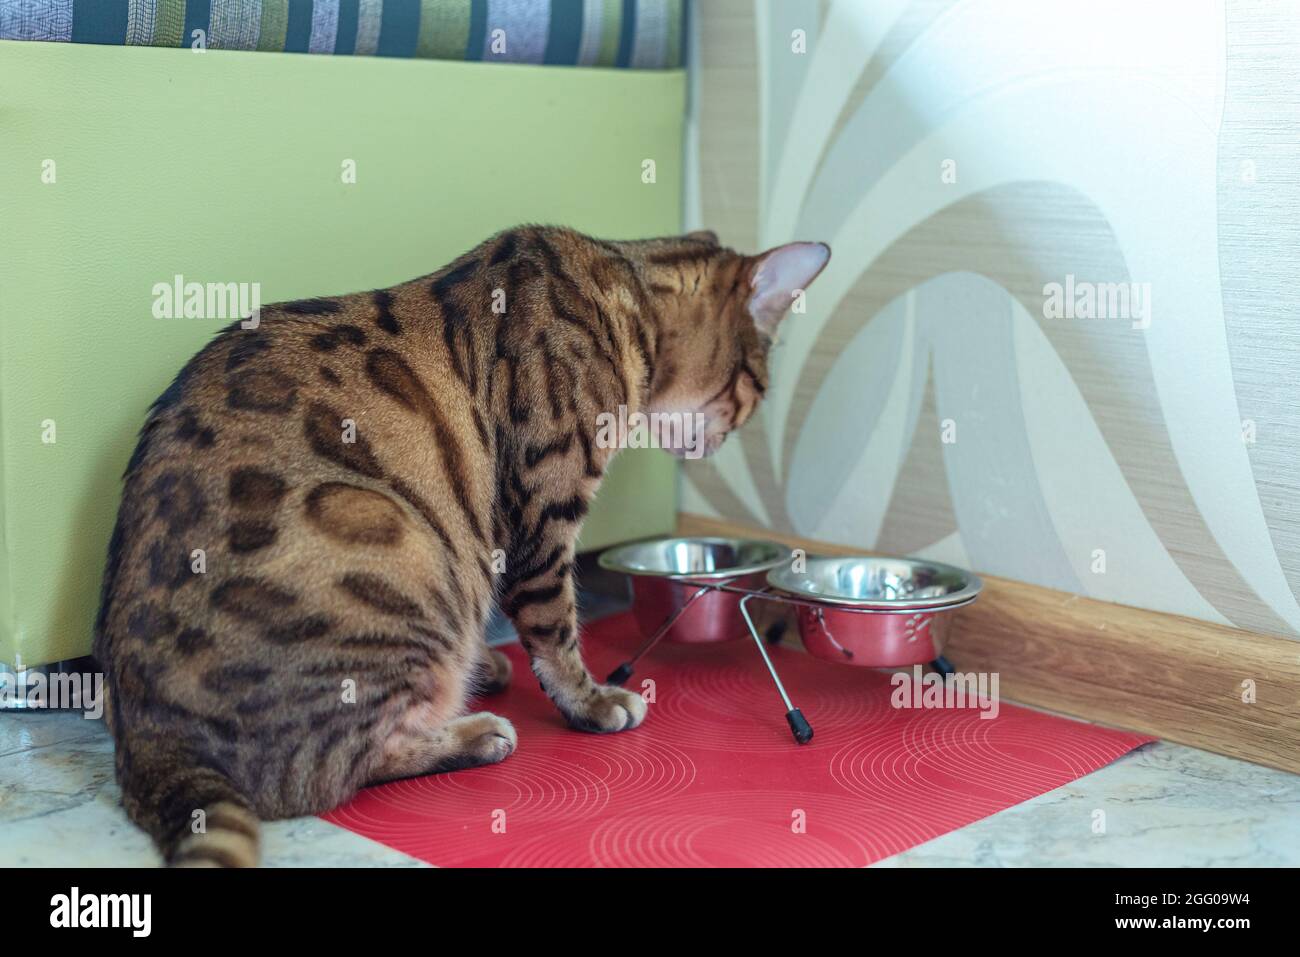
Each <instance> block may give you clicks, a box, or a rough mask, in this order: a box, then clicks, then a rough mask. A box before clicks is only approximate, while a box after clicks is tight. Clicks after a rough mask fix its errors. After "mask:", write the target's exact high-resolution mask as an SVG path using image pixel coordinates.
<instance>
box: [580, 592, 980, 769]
mask: <svg viewBox="0 0 1300 957" xmlns="http://www.w3.org/2000/svg"><path fill="white" fill-rule="evenodd" d="M674 580H675V581H679V582H681V583H682V584H684V585H691V586H692V587H694V588H696V589H697V590H696V592H695V594H693V595H691V597H690V598H688V599H686V601H684V602H682V606H681V607H680V608H678V609H677V610H676V611H674V612H673V613H672V614H671V615H669V616H668V618H667V619H665V620H664V623H663V624H661V625H660V626H659V627H658V628H656V629H655V632H654V634H652V635H651V636H650V637H649V638H647V639H646V640H645V641H644V642H642V644H641V646H640V647H639V648H637V650H636V651H635V652H634V653H633V655H632V657H631V658H629V659H628V660H627V661H625V662H623V663H622V664H621V665H619V666H618V667H617V668H615V669H614V670H613V671H611V672H610V673H609V677H608V678H606V679H605V681H606V682H608V683H609V684H612V685H623V684H625V683H626V682H627V680H628V679H629V678H631V677H632V675H633V673H634V671H635V669H636V664H637V662H638V661H640V660H641V658H642V657H644V656H645V654H646V653H647V652H649V651H650V649H651V648H653V647H654V646H655V645H657V644H659V642H660V641H661V640H662V639H663V637H664V635H666V634H668V631H669V630H670V629H671V628H672V627H673V625H675V624H677V622H678V621H679V620H680V619H681V617H682V616H683V615H684V614H686V610H687V609H688V608H690V607H691V605H693V604H694V603H695V601H696V599H698V598H700V597H702V596H704V595H707V594H708V593H709V592H714V591H724V592H730V593H732V594H734V595H741V596H743V597H742V598H741V599H740V613H741V615H742V616H744V619H745V624H746V625H747V626H748V628H749V634H750V637H751V638H753V639H754V644H755V646H756V647H757V648H758V653H759V654H760V655H762V657H763V664H765V665H766V666H767V673H768V674H769V675H771V676H772V683H773V684H774V685H776V691H777V694H779V695H780V696H781V701H782V703H783V704H784V705H785V720H786V723H788V724H789V725H790V733H791V734H793V735H794V739H795V741H796V742H797V743H799V744H807V743H808V742H809V741H811V740H812V736H813V729H812V725H811V724H809V723H808V719H807V718H805V717H804V716H803V712H802V711H800V710H799V709H798V708H796V707H795V706H794V702H793V701H791V700H790V695H789V694H787V693H786V690H785V685H783V684H782V683H781V676H780V675H778V674H777V673H776V666H775V665H773V664H772V658H771V656H769V655H768V653H767V646H766V644H765V643H764V641H763V638H762V636H761V635H759V633H758V629H757V628H756V627H754V619H753V618H751V617H750V616H749V609H748V608H747V607H746V606H747V605H748V604H749V603H750V601H752V600H753V599H755V598H759V599H763V600H765V601H774V602H778V603H780V604H783V605H803V606H806V607H809V608H817V609H824V608H834V609H835V610H836V611H842V612H848V613H850V614H855V615H896V614H898V612H897V611H892V610H889V609H884V608H849V607H844V606H842V605H838V604H832V603H830V602H824V601H814V600H812V599H810V598H796V597H795V596H793V595H788V594H786V593H784V592H775V591H771V590H769V589H767V588H758V589H754V588H741V587H740V586H739V585H733V584H731V582H733V581H735V579H734V578H733V579H724V580H721V581H698V580H695V579H691V578H689V577H685V576H684V577H682V578H674ZM971 601H974V599H973V598H971V599H968V600H967V601H963V602H958V603H957V604H954V605H943V606H940V607H942V608H943V609H944V610H945V611H946V610H949V609H956V608H960V607H961V606H962V605H968V604H970V602H971ZM822 627H823V628H824V627H825V625H823V626H822ZM845 654H849V652H847V651H845ZM930 667H931V668H933V669H934V670H935V671H937V672H938V673H939V674H941V675H943V676H945V677H946V676H948V675H950V674H952V673H953V671H954V669H953V666H952V665H951V664H950V663H949V662H948V659H947V658H945V657H944V656H943V655H940V656H939V657H938V658H935V659H934V660H933V661H931V662H930Z"/></svg>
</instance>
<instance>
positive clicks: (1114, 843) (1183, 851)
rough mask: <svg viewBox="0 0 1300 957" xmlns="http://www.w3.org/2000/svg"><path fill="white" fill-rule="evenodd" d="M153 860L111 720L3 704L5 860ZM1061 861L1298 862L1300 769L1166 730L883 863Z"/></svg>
mask: <svg viewBox="0 0 1300 957" xmlns="http://www.w3.org/2000/svg"><path fill="white" fill-rule="evenodd" d="M1098 812H1101V813H1102V814H1104V829H1099V828H1097V827H1096V823H1095V822H1097V821H1099V820H1101V818H1099V817H1098ZM156 863H158V858H157V856H156V855H155V853H154V851H153V848H152V846H151V844H150V842H149V840H148V839H147V838H146V837H145V836H144V834H143V833H142V832H140V831H138V830H137V829H136V828H135V827H134V826H133V825H132V824H131V823H130V822H129V821H128V820H127V819H126V816H125V814H124V813H123V811H122V809H121V807H120V806H119V804H118V789H117V786H116V784H115V783H114V781H113V752H112V741H111V739H110V738H109V735H108V730H107V728H105V727H104V725H103V723H102V722H100V721H93V720H86V719H84V718H82V717H81V715H80V714H79V713H76V712H66V711H65V712H60V711H28V712H19V711H6V712H0V866H131V865H142V866H148V865H153V864H156ZM264 863H265V865H267V866H271V867H337V866H346V867H423V866H426V865H424V864H423V863H422V862H420V861H417V860H415V859H414V858H411V857H408V856H407V855H405V854H402V853H399V852H397V851H394V850H391V849H390V848H387V847H385V846H383V845H381V844H378V843H375V842H373V841H370V840H368V839H367V838H363V837H360V836H358V835H355V834H353V833H351V832H349V831H345V830H343V829H342V828H338V827H336V826H334V825H332V824H327V823H325V822H324V821H321V820H319V819H318V818H300V819H296V820H291V821H279V822H272V823H269V824H267V825H266V826H265V840H264ZM1053 865H1077V866H1095V867H1123V866H1130V865H1143V866H1160V865H1169V866H1183V867H1200V866H1211V867H1212V866H1226V865H1236V866H1285V865H1289V866H1296V865H1300V775H1294V774H1288V773H1286V772H1283V771H1274V770H1270V769H1268V768H1263V767H1259V766H1257V765H1252V764H1247V763H1245V762H1242V761H1237V760H1233V759H1231V758H1224V757H1220V756H1218V755H1214V754H1210V753H1208V752H1204V751H1198V750H1196V749H1194V748H1187V747H1183V746H1181V745H1175V744H1168V743H1164V742H1160V743H1156V744H1152V745H1147V746H1146V747H1143V748H1141V749H1139V750H1138V751H1136V752H1134V753H1132V754H1129V755H1127V756H1125V757H1123V758H1121V759H1120V760H1119V761H1116V762H1115V763H1114V764H1111V765H1109V766H1107V767H1105V768H1102V769H1101V770H1099V771H1096V772H1094V773H1093V774H1090V775H1088V776H1086V777H1084V778H1081V779H1079V780H1078V781H1075V782H1073V783H1071V784H1067V785H1065V786H1064V787H1061V788H1058V789H1057V790H1055V791H1051V792H1049V793H1047V794H1044V795H1041V796H1039V797H1037V798H1034V799H1032V800H1030V801H1026V802H1025V803H1023V804H1019V805H1016V806H1015V807H1011V808H1008V809H1007V810H1005V811H1001V812H999V813H998V814H995V815H993V816H992V817H988V818H985V819H984V820H982V821H978V822H976V823H974V824H971V825H969V826H967V827H964V828H961V829H960V830H957V831H954V832H951V833H949V834H946V835H944V836H942V837H939V838H936V839H935V840H932V841H929V842H927V843H925V844H922V845H919V846H917V847H914V848H912V849H911V850H908V851H905V852H903V853H902V854H898V855H896V856H894V857H891V858H888V859H886V860H883V861H880V862H878V863H877V864H876V865H875V866H877V867H932V866H940V867H965V866H976V867H1029V866H1053Z"/></svg>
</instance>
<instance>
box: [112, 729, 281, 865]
mask: <svg viewBox="0 0 1300 957" xmlns="http://www.w3.org/2000/svg"><path fill="white" fill-rule="evenodd" d="M126 757H127V759H126V760H125V761H119V778H120V779H121V781H122V804H123V806H124V807H125V808H126V811H127V814H128V815H130V817H131V819H132V820H133V821H135V822H136V824H138V825H140V827H142V828H144V830H146V831H147V832H148V833H149V834H150V835H151V836H152V837H153V839H154V841H155V842H156V843H157V845H158V849H159V850H160V851H161V852H162V855H163V859H164V860H166V862H167V863H168V864H169V865H170V866H172V867H256V866H257V861H258V856H259V849H260V843H261V842H260V834H261V824H260V822H259V820H258V817H257V813H256V812H255V811H254V810H253V808H252V805H251V804H250V803H249V801H248V799H247V798H246V797H245V796H244V795H243V794H242V793H241V792H240V791H239V789H238V788H237V787H236V786H235V784H234V783H233V782H232V781H231V780H230V779H229V778H228V777H226V775H224V774H222V773H221V772H220V771H218V770H217V769H215V768H212V767H209V766H207V765H205V764H203V763H200V762H198V761H195V760H194V759H193V757H192V756H191V755H189V754H187V753H186V752H185V750H183V749H178V748H174V747H171V746H167V745H162V744H157V743H154V742H150V743H148V744H145V745H144V746H143V747H140V746H139V745H134V746H131V747H129V748H128V749H127V755H126Z"/></svg>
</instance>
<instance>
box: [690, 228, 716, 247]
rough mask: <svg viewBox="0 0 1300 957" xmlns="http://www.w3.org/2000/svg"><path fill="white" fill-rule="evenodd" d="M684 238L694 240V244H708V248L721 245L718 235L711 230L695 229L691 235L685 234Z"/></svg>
mask: <svg viewBox="0 0 1300 957" xmlns="http://www.w3.org/2000/svg"><path fill="white" fill-rule="evenodd" d="M686 238H687V239H694V240H695V241H696V242H701V243H708V244H709V245H710V246H721V245H722V242H721V241H720V240H719V239H718V234H717V233H715V232H714V231H713V230H711V229H697V230H695V232H693V233H687V234H686Z"/></svg>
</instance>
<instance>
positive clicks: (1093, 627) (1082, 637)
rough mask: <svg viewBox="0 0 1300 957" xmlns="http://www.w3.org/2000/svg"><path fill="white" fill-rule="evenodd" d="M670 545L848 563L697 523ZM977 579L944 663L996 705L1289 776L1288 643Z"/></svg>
mask: <svg viewBox="0 0 1300 957" xmlns="http://www.w3.org/2000/svg"><path fill="white" fill-rule="evenodd" d="M678 533H679V534H682V535H727V536H735V535H745V536H750V537H759V538H768V539H772V540H774V541H780V542H783V543H785V544H787V545H790V546H792V547H798V548H803V549H805V550H807V551H808V552H809V554H818V553H821V554H840V555H843V554H849V553H851V552H853V551H855V549H852V548H846V547H844V546H842V545H831V544H827V543H825V542H815V541H812V540H810V539H801V538H796V537H791V536H784V535H776V534H772V533H770V532H767V531H764V530H762V529H756V528H751V527H746V526H743V525H739V524H736V523H732V522H726V521H719V520H717V519H711V518H704V517H701V516H697V515H681V516H679V519H678ZM983 577H984V592H983V594H982V595H981V596H980V598H979V600H978V601H976V602H975V604H973V605H971V606H969V607H967V608H965V609H963V610H962V611H961V612H960V613H959V614H960V616H961V617H960V618H959V619H958V621H957V622H956V626H955V628H954V629H953V637H952V638H951V639H950V641H949V644H948V648H947V651H946V655H947V657H948V658H949V659H950V660H951V661H952V663H953V665H954V666H955V667H956V668H957V669H958V670H959V671H987V672H993V671H996V672H997V673H998V675H999V679H998V680H999V683H1000V691H1001V694H1002V695H1003V696H1005V697H1006V698H1007V699H1008V700H1012V701H1020V702H1023V703H1025V704H1029V705H1033V706H1035V707H1039V708H1048V709H1051V710H1053V711H1059V712H1062V713H1065V714H1072V715H1077V716H1079V717H1081V718H1087V719H1089V720H1092V721H1097V722H1101V723H1103V724H1108V725H1114V726H1116V727H1121V728H1128V729H1131V730H1134V731H1140V732H1143V733H1146V734H1151V735H1156V736H1158V737H1161V738H1164V739H1167V740H1169V741H1177V742H1179V743H1182V744H1188V745H1192V746H1194V747H1198V748H1204V749H1205V750H1207V751H1214V752H1217V753H1219V754H1226V755H1230V756H1232V757H1236V758H1243V759H1245V760H1247V761H1253V762H1255V763H1257V764H1266V765H1269V766H1271V767H1275V768H1282V769H1283V770H1286V771H1293V772H1297V773H1300V642H1297V641H1291V640H1288V639H1286V638H1277V637H1273V636H1270V635H1261V634H1256V633H1254V632H1249V631H1240V630H1238V629H1236V628H1229V627H1226V626H1223V625H1216V624H1212V623H1210V622H1205V621H1200V620H1199V619H1195V618H1184V617H1182V616H1179V615H1167V614H1163V613H1161V612H1154V611H1146V610H1144V609H1141V608H1131V607H1129V606H1127V605H1114V604H1111V603H1110V602H1104V601H1096V600H1095V599H1091V598H1082V597H1080V596H1078V595H1072V594H1069V593H1068V592H1061V591H1056V590H1055V589H1052V588H1042V587H1040V586H1038V585H1027V584H1025V583H1024V582H1017V581H1011V580H1009V579H1005V578H994V577H991V576H983ZM1249 689H1253V691H1254V699H1255V700H1254V701H1253V702H1251V703H1247V702H1246V701H1245V700H1243V698H1244V697H1248V694H1247V692H1248V690H1249Z"/></svg>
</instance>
